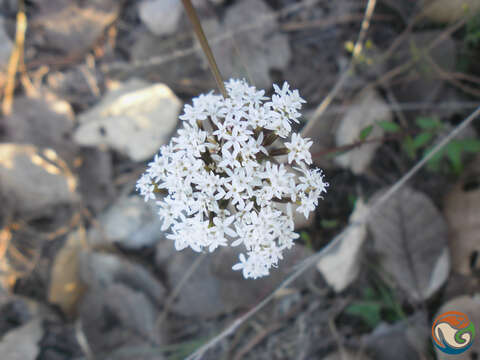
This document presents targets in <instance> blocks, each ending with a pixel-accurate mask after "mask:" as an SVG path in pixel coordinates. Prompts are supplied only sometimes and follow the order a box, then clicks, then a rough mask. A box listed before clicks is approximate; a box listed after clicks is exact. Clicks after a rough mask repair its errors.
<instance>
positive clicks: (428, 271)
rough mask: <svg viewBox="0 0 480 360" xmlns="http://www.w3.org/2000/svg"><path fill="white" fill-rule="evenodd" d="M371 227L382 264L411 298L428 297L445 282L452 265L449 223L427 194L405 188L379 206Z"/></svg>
mask: <svg viewBox="0 0 480 360" xmlns="http://www.w3.org/2000/svg"><path fill="white" fill-rule="evenodd" d="M381 193H383V192H381ZM380 195H381V194H378V195H377V196H380ZM369 227H370V229H371V231H372V233H373V236H374V248H375V251H376V252H377V253H378V254H379V255H380V258H381V259H380V260H381V264H382V267H383V268H384V269H385V270H386V271H387V273H389V274H390V275H391V276H392V277H393V279H394V280H395V282H396V283H397V284H398V286H399V287H400V288H402V289H403V290H404V291H405V292H406V293H407V294H408V295H409V297H410V298H412V299H413V300H416V301H418V300H425V299H427V298H429V297H430V296H431V295H432V294H433V293H434V292H435V291H437V290H438V289H439V288H440V286H442V285H443V283H444V282H445V280H446V278H447V276H448V273H449V268H450V255H449V251H448V247H447V226H446V223H445V221H444V219H443V218H442V215H441V214H440V213H439V211H438V210H437V209H436V208H435V206H434V205H433V203H432V201H431V200H430V199H429V198H428V197H427V196H425V195H424V194H423V193H420V192H417V191H415V190H412V189H410V188H403V189H402V190H400V191H399V192H397V193H396V194H395V195H394V196H393V197H391V198H390V199H389V200H387V201H386V202H385V203H383V204H382V205H381V206H380V208H378V210H377V211H376V212H375V214H374V215H373V216H372V217H371V218H370V220H369Z"/></svg>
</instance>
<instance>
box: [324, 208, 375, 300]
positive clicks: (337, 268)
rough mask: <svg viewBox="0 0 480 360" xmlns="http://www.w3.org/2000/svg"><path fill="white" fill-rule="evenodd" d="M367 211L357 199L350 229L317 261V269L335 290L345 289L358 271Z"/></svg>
mask: <svg viewBox="0 0 480 360" xmlns="http://www.w3.org/2000/svg"><path fill="white" fill-rule="evenodd" d="M367 213H368V207H367V206H366V205H365V203H364V202H363V201H362V200H358V201H357V204H356V205H355V210H354V211H353V213H352V215H351V216H350V226H352V228H351V230H350V231H349V232H348V233H347V234H346V235H345V237H344V238H343V239H342V240H341V241H340V242H339V243H338V244H337V245H336V246H335V248H334V249H332V251H331V252H330V253H328V254H327V255H326V256H324V257H322V258H321V259H320V260H319V261H318V263H317V269H318V270H319V271H320V272H321V273H322V275H323V276H324V277H325V280H326V281H327V283H328V284H329V285H330V286H331V287H333V289H334V290H335V291H336V292H340V291H343V290H345V289H346V288H347V287H348V286H349V285H350V284H351V283H352V282H353V281H354V280H355V279H356V277H357V276H358V273H359V271H360V254H361V248H362V245H363V243H364V242H365V239H366V236H367V226H366V224H365V222H364V219H365V218H366V215H367Z"/></svg>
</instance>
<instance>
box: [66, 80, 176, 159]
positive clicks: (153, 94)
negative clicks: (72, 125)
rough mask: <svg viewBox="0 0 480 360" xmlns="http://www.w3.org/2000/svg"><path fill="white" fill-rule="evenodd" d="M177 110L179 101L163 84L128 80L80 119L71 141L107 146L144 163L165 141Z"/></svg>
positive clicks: (172, 127) (172, 128) (174, 121)
mask: <svg viewBox="0 0 480 360" xmlns="http://www.w3.org/2000/svg"><path fill="white" fill-rule="evenodd" d="M180 108H181V102H180V100H179V99H178V98H177V97H176V96H175V94H174V93H173V92H172V91H171V90H170V89H169V88H168V87H167V86H166V85H164V84H154V85H150V84H148V83H146V82H143V81H141V80H135V79H134V80H130V81H128V82H127V83H125V84H124V85H123V86H121V87H120V88H119V89H116V90H113V91H110V92H109V93H108V94H106V95H105V96H104V98H103V99H102V101H100V103H99V104H98V105H96V106H95V107H93V108H92V109H90V110H88V111H86V112H85V113H83V114H81V115H80V116H79V122H80V126H79V128H78V129H77V130H76V132H75V135H74V139H75V141H76V142H77V143H78V144H80V145H86V146H99V145H106V146H108V147H110V148H112V149H114V150H116V151H118V152H120V153H122V154H124V155H126V156H128V157H129V158H130V159H132V160H133V161H143V160H146V159H148V158H150V157H151V156H152V155H153V154H155V153H156V152H157V151H158V149H159V148H160V146H161V145H163V144H165V143H167V142H168V140H169V137H170V135H171V133H172V132H173V130H174V129H175V127H176V125H177V117H178V114H179V111H180Z"/></svg>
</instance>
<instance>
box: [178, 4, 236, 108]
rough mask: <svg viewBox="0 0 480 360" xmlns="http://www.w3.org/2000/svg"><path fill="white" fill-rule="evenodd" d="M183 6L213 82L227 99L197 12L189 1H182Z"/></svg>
mask: <svg viewBox="0 0 480 360" xmlns="http://www.w3.org/2000/svg"><path fill="white" fill-rule="evenodd" d="M182 3H183V6H184V7H185V11H186V12H187V15H188V18H189V19H190V22H191V23H192V26H193V30H194V31H195V34H196V35H197V39H198V41H199V42H200V46H201V47H202V50H203V53H204V54H205V56H206V57H207V60H208V65H209V66H210V70H211V71H212V74H213V77H214V78H215V82H216V83H217V86H218V89H219V90H220V92H221V93H222V95H223V97H224V98H227V97H228V95H227V90H226V89H225V85H224V84H223V79H222V75H221V74H220V70H219V69H218V65H217V62H216V61H215V56H213V52H212V49H211V48H210V45H208V40H207V37H206V36H205V33H204V32H203V28H202V24H201V23H200V20H199V19H198V16H197V12H196V11H195V8H194V7H193V5H192V2H191V1H190V0H182Z"/></svg>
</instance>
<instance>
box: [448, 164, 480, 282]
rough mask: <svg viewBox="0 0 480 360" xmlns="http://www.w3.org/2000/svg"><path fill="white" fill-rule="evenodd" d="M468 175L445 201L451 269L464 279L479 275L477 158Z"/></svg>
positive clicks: (479, 167) (479, 173)
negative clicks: (463, 276)
mask: <svg viewBox="0 0 480 360" xmlns="http://www.w3.org/2000/svg"><path fill="white" fill-rule="evenodd" d="M478 160H479V161H478V162H477V164H475V165H474V166H473V167H472V171H471V172H470V174H467V176H466V177H465V179H463V180H462V181H460V182H459V183H458V184H457V185H456V186H455V188H454V189H453V190H452V191H451V192H450V193H449V194H448V195H447V196H446V198H445V207H444V208H445V210H444V211H445V217H446V219H447V222H448V225H449V231H450V233H449V243H450V251H451V253H452V269H453V270H455V271H456V272H458V273H460V274H463V275H473V274H478V273H479V272H480V259H479V257H480V217H479V216H478V215H479V213H480V158H479V159H478Z"/></svg>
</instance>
